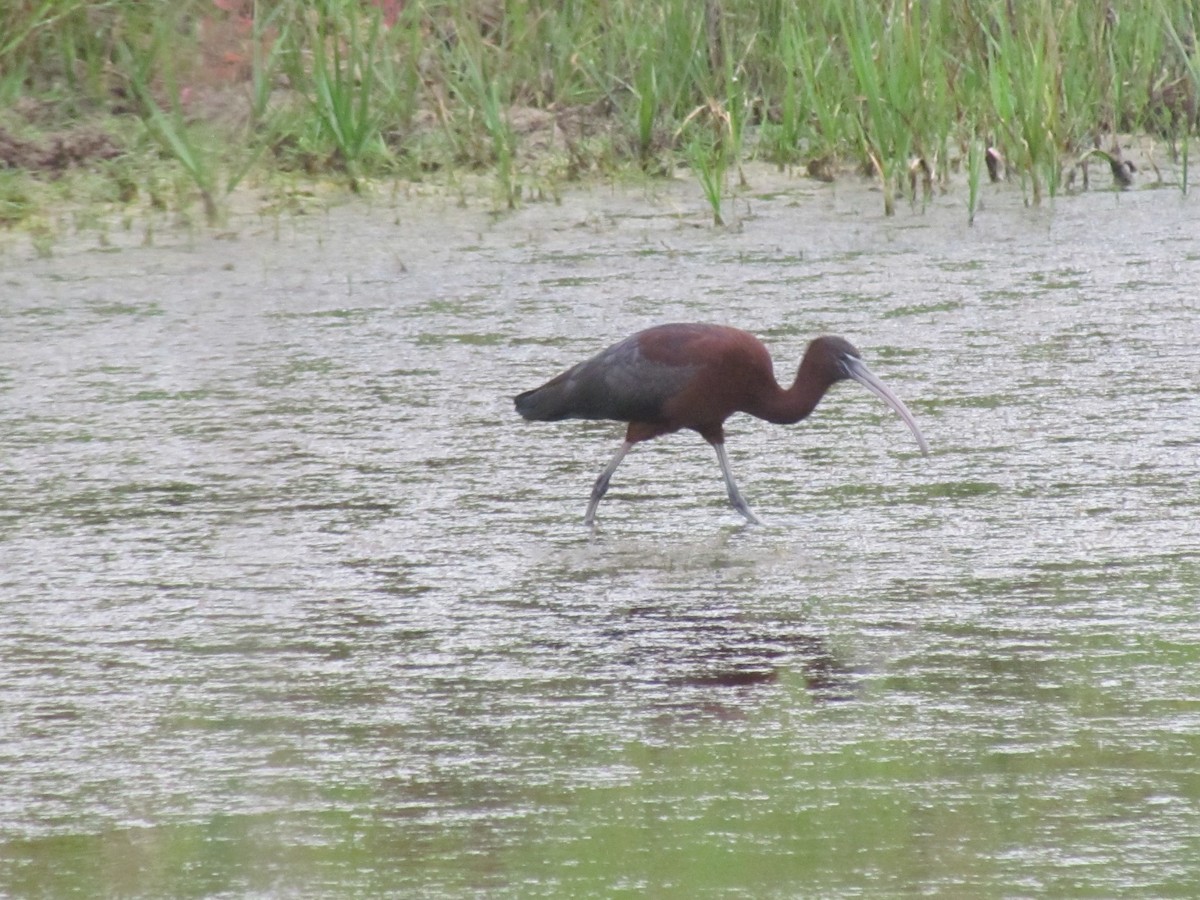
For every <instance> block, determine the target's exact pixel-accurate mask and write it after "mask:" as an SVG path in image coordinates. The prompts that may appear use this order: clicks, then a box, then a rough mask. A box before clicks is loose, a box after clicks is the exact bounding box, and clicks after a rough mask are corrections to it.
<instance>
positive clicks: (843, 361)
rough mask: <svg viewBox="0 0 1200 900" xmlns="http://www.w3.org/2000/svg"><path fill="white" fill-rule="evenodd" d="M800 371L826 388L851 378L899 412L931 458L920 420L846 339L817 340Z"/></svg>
mask: <svg viewBox="0 0 1200 900" xmlns="http://www.w3.org/2000/svg"><path fill="white" fill-rule="evenodd" d="M800 370H801V372H802V373H804V372H806V371H807V373H808V377H811V378H816V379H821V380H824V381H825V383H826V384H834V383H835V382H838V381H842V380H844V379H847V378H852V379H854V380H855V381H857V382H858V383H859V384H861V385H862V386H863V387H865V388H866V389H867V390H869V391H870V392H871V393H872V394H874V395H875V396H876V397H878V398H879V399H880V400H882V401H883V402H884V403H886V404H887V405H888V406H890V407H891V408H892V409H894V410H895V411H896V413H897V415H899V416H900V418H901V419H903V420H904V424H905V425H907V426H908V427H909V430H910V431H912V433H913V437H915V438H916V439H917V446H918V447H920V448H921V452H922V453H923V454H925V455H926V456H928V455H929V445H928V444H927V443H926V442H925V436H924V435H923V434H921V429H920V428H918V427H917V420H916V419H914V418H913V415H912V413H910V412H909V411H908V407H907V406H905V405H904V401H902V400H901V399H900V398H899V397H897V396H896V395H895V394H894V393H892V390H891V388H889V387H888V386H887V385H885V384H884V383H883V382H882V381H880V379H879V378H878V376H876V375H875V373H873V372H872V371H871V370H870V369H868V368H867V365H866V363H864V362H863V361H862V354H861V353H859V352H858V348H857V347H855V346H854V345H853V344H851V343H850V342H849V341H848V340H846V339H845V338H843V337H836V336H834V335H825V336H823V337H819V338H817V339H816V340H814V341H813V342H812V343H811V344H809V345H808V349H807V350H806V351H805V352H804V359H803V360H802V361H801V363H800Z"/></svg>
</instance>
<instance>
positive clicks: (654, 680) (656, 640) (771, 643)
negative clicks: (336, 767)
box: [609, 607, 857, 712]
mask: <svg viewBox="0 0 1200 900" xmlns="http://www.w3.org/2000/svg"><path fill="white" fill-rule="evenodd" d="M766 625H767V623H764V622H762V621H761V620H757V621H754V622H747V621H745V619H744V618H743V617H742V616H740V615H737V614H713V613H711V612H709V613H697V614H694V615H685V616H682V617H681V616H679V615H678V611H677V610H665V609H649V608H645V607H637V608H634V609H632V610H630V611H629V614H628V617H627V620H626V623H625V624H624V625H623V626H621V627H617V628H614V629H612V631H611V632H610V635H609V636H610V637H611V638H615V639H618V640H621V641H623V642H625V643H626V644H627V645H628V648H627V651H626V656H625V662H626V663H627V664H628V665H630V666H632V667H634V668H635V669H636V670H637V672H638V678H637V680H643V681H644V682H645V683H648V684H651V685H653V686H654V687H655V688H656V690H658V691H659V692H661V688H662V687H664V686H665V687H670V688H675V689H677V691H674V692H672V693H671V694H670V695H668V696H666V697H663V698H662V699H664V700H666V701H667V702H668V703H674V702H680V703H683V704H685V705H687V704H690V703H694V702H699V703H700V704H701V705H702V706H704V707H705V708H706V709H707V710H708V711H717V712H721V711H722V708H718V707H721V704H722V703H723V702H724V698H720V697H717V696H715V695H714V694H713V693H712V691H719V690H720V689H722V688H753V687H754V686H756V685H769V684H774V683H777V682H778V681H779V680H780V678H781V676H782V677H784V678H786V676H787V673H788V672H790V671H799V673H800V675H801V676H802V678H803V680H804V684H805V687H806V688H807V689H808V691H809V693H810V695H811V696H812V698H813V700H814V701H815V702H818V703H834V702H841V701H847V700H853V699H854V698H855V695H856V682H857V673H856V672H855V671H854V670H853V669H851V668H850V667H849V666H847V665H845V664H844V663H843V662H841V661H840V660H839V659H838V658H837V657H836V656H835V655H834V654H833V653H832V652H831V651H830V649H829V647H828V646H827V644H826V642H825V640H824V639H823V638H822V637H821V636H820V635H817V634H814V633H813V632H812V631H811V630H808V629H806V628H805V627H804V626H803V625H801V624H798V623H794V622H776V623H773V624H771V625H770V627H766V628H765V627H764V626H766ZM708 689H711V690H708ZM696 690H700V691H705V693H704V694H703V695H702V696H696V695H695V694H694V691H696ZM714 703H715V704H716V706H714V705H713V704H714ZM725 711H727V712H728V711H729V710H725Z"/></svg>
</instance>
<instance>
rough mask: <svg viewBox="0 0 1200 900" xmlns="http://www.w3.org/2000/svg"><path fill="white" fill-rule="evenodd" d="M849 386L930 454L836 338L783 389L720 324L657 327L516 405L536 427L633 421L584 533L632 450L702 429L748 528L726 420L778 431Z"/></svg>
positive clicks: (888, 395) (899, 407)
mask: <svg viewBox="0 0 1200 900" xmlns="http://www.w3.org/2000/svg"><path fill="white" fill-rule="evenodd" d="M845 378H853V379H854V380H855V381H858V382H860V383H861V384H863V385H865V386H866V387H867V389H868V390H870V391H872V392H873V393H874V394H876V395H877V396H879V397H880V398H882V399H883V400H884V402H886V403H887V404H888V405H889V406H891V407H892V409H894V410H895V411H896V412H897V413H899V414H900V418H901V419H903V420H904V422H905V424H907V425H908V427H909V428H910V429H912V433H913V434H914V435H915V436H916V439H917V444H918V445H919V446H920V448H921V452H922V453H928V452H929V447H928V445H927V444H926V443H925V438H924V437H923V436H922V434H921V430H920V429H919V428H918V427H917V423H916V420H915V419H913V417H912V413H910V412H909V411H908V408H907V407H906V406H905V405H904V404H903V403H902V402H901V400H900V398H899V397H897V396H896V395H895V394H893V393H892V392H891V391H890V390H889V389H888V388H887V387H886V386H885V385H884V384H883V382H881V381H880V380H879V379H878V378H876V377H875V376H874V375H873V374H872V373H871V372H870V370H868V369H867V367H866V366H865V365H864V364H863V361H862V356H861V354H860V353H859V352H858V351H857V350H856V349H855V348H854V346H853V345H852V344H851V343H850V342H849V341H847V340H846V339H845V338H840V337H829V336H827V337H819V338H817V339H816V340H814V341H813V342H812V343H810V344H809V345H808V349H807V350H805V352H804V358H803V359H802V360H801V361H800V369H799V371H798V372H797V373H796V380H795V381H794V382H793V383H792V386H791V387H789V388H782V387H780V386H779V383H778V382H776V380H775V375H774V371H773V366H772V364H771V354H770V353H769V352H767V348H766V347H765V346H763V343H762V341H760V340H759V339H758V338H756V337H755V336H754V335H752V334H749V333H748V332H745V331H741V330H739V329H737V328H729V327H727V326H724V325H659V326H657V327H655V328H648V329H646V330H645V331H640V332H638V333H637V334H635V335H632V336H630V337H627V338H626V339H625V340H623V341H620V342H618V343H616V344H613V345H612V346H611V347H609V348H608V349H607V350H604V351H602V352H601V353H599V354H597V355H596V356H593V357H592V358H591V359H589V360H585V361H584V362H581V363H579V365H577V366H574V367H573V368H570V369H568V370H567V371H565V372H563V373H562V374H561V375H559V376H558V377H556V378H553V379H551V380H550V381H548V382H546V383H545V384H544V385H542V386H541V387H539V388H535V389H533V390H532V391H526V392H525V393H523V394H519V395H518V396H517V397H516V399H515V403H516V407H517V412H519V413H520V414H521V415H522V416H524V417H525V418H526V419H531V420H535V421H540V422H556V421H558V420H560V419H615V420H616V421H619V422H628V423H629V427H628V428H627V429H626V431H625V440H624V442H623V443H622V444H621V446H620V447H619V448H618V449H617V452H616V453H615V454H614V455H613V457H612V459H611V460H610V461H609V463H608V465H607V466H605V468H604V471H603V472H601V473H600V477H599V478H597V479H596V484H595V486H594V487H593V488H592V498H591V502H589V503H588V508H587V515H586V516H585V517H584V524H586V525H594V524H595V520H596V507H597V506H599V505H600V499H601V498H602V497H603V496H604V492H605V491H607V490H608V483H609V481H610V480H611V478H612V476H613V473H614V472H615V471H616V470H617V466H619V465H620V464H621V460H622V459H624V458H625V454H626V453H628V452H629V451H630V449H632V448H633V445H634V444H637V443H639V442H640V441H648V440H650V439H651V438H656V437H659V436H660V435H664V434H670V433H671V432H673V431H679V430H680V429H681V428H690V429H692V430H693V431H698V432H699V433H700V436H701V437H703V438H704V439H705V440H706V441H708V442H709V443H710V444H712V445H713V448H714V449H715V450H716V451H717V461H718V462H719V463H720V464H721V473H722V474H723V475H724V476H725V487H726V488H727V489H728V491H729V502H730V503H732V504H733V508H734V509H736V510H737V511H738V512H740V513H741V514H742V515H743V516H745V517H746V518H747V519H748V520H749V521H751V522H753V523H755V524H761V523H760V522H759V519H758V517H757V516H755V515H754V512H753V511H752V510H751V509H750V506H749V504H747V503H746V500H745V498H743V497H742V494H741V491H739V490H738V487H737V484H736V483H735V482H734V480H733V473H732V472H731V471H730V470H729V459H728V457H727V456H726V455H725V430H724V423H725V420H726V419H728V418H729V417H730V416H731V415H733V414H734V413H735V412H744V413H749V414H750V415H752V416H756V417H758V418H760V419H765V420H766V421H768V422H775V423H777V424H780V425H790V424H792V423H794V422H799V421H800V420H801V419H803V418H804V417H805V416H807V415H808V414H809V413H811V412H812V411H813V409H815V408H816V405H817V403H819V402H820V400H821V398H822V397H823V396H825V392H826V391H827V390H829V388H830V387H831V386H832V385H833V384H835V383H836V382H838V381H841V380H843V379H845Z"/></svg>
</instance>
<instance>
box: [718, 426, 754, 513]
mask: <svg viewBox="0 0 1200 900" xmlns="http://www.w3.org/2000/svg"><path fill="white" fill-rule="evenodd" d="M713 449H714V450H716V451H717V462H719V463H720V464H721V474H722V475H724V476H725V487H726V488H728V490H729V502H730V503H731V504H733V508H734V509H736V510H737V511H738V512H740V513H741V514H742V515H743V516H745V517H746V521H747V522H750V523H751V524H754V525H761V524H762V520H761V519H760V518H759V517H758V516H756V515H755V514H754V511H753V510H752V509H750V504H749V503H747V502H746V498H745V497H743V496H742V492H741V491H739V490H738V486H737V483H736V482H735V481H734V480H733V472H731V471H730V470H729V457H728V456H726V455H725V444H724V443H716V444H713Z"/></svg>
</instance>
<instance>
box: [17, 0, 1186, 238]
mask: <svg viewBox="0 0 1200 900" xmlns="http://www.w3.org/2000/svg"><path fill="white" fill-rule="evenodd" d="M1198 27H1200V7H1197V6H1196V5H1195V4H1194V3H1193V2H1190V0H1153V2H1149V0H1143V2H1134V3H1127V4H1117V5H1114V4H1111V3H1108V2H1101V0H1079V2H1071V3H1054V2H1050V0H1035V2H1032V3H1021V4H1014V3H1012V2H1010V0H984V2H967V0H929V2H922V3H915V2H908V3H902V2H892V3H876V2H867V0H851V2H845V0H806V2H801V3H790V2H789V3H785V2H782V0H767V2H759V0H755V2H750V0H707V2H705V3H696V2H692V0H663V2H656V3H641V2H635V0H611V2H607V3H602V4H600V3H591V2H586V3H585V2H570V0H568V2H545V0H508V2H498V0H467V2H454V3H450V2H437V0H409V2H403V0H376V2H373V3H372V2H367V0H323V2H315V3H314V2H300V0H261V2H259V0H186V2H180V3H169V4H168V3H154V4H148V3H141V2H137V0H106V2H99V3H97V2H93V0H21V2H17V3H9V4H5V5H4V7H3V10H0V109H3V110H5V112H4V113H3V114H0V163H2V165H0V222H5V223H10V224H11V223H15V222H21V221H25V220H27V219H29V218H30V217H34V216H36V214H37V211H38V209H39V208H40V206H41V205H42V201H43V199H44V198H45V197H46V195H47V194H49V195H50V196H51V197H56V196H63V195H66V196H68V197H69V199H72V200H82V201H85V202H88V203H92V204H95V203H111V204H115V205H118V206H126V207H127V206H129V205H131V204H137V203H142V204H149V205H150V206H152V207H157V208H160V209H170V210H172V211H175V212H178V213H182V214H185V215H187V214H189V211H190V210H193V209H200V210H202V211H203V215H204V217H205V218H206V219H207V220H208V221H209V222H216V221H219V220H220V218H221V216H222V211H223V208H224V204H225V199H226V197H227V196H228V194H229V193H230V192H231V191H232V190H234V189H235V188H236V187H237V186H238V185H239V184H243V183H244V182H245V180H246V179H247V178H250V179H251V180H252V181H253V183H255V184H261V185H266V186H268V187H270V188H272V189H273V190H272V191H271V193H272V195H273V196H276V197H281V196H287V195H288V194H289V192H293V191H294V190H295V189H296V186H297V185H300V184H304V183H306V182H310V181H311V180H312V179H318V180H323V181H330V180H332V181H334V182H335V183H337V184H339V185H343V186H344V187H345V188H346V189H348V190H351V191H359V190H362V189H363V187H364V185H365V184H369V183H371V182H373V181H375V180H379V179H393V178H403V179H409V180H430V179H435V178H436V179H443V180H446V181H449V182H450V183H454V181H455V179H458V178H461V177H462V176H463V175H464V173H483V174H485V175H486V177H487V183H488V184H489V185H490V186H491V189H492V190H493V191H494V204H495V206H496V207H497V209H505V208H511V207H512V206H514V205H516V204H517V203H519V202H522V201H523V200H527V199H529V198H543V197H553V196H555V195H556V193H557V191H558V190H559V189H560V187H561V186H562V185H563V184H564V183H566V182H569V181H572V180H576V179H582V178H586V177H589V176H593V177H594V176H601V177H611V176H612V175H613V174H616V173H625V172H635V173H636V172H645V173H649V174H650V175H651V176H655V175H661V174H664V173H673V172H675V171H676V170H677V169H683V168H686V169H689V170H690V171H691V173H693V175H694V177H695V178H696V179H697V182H698V184H699V185H700V187H701V188H702V195H703V197H704V198H706V200H707V202H708V203H709V204H710V205H711V207H712V212H713V218H714V221H716V222H720V221H721V220H722V203H723V202H725V201H726V200H727V198H728V196H729V193H730V191H732V190H736V189H737V187H738V186H739V185H740V184H743V183H744V178H743V177H742V176H741V175H740V174H739V173H740V171H741V164H742V163H743V162H744V161H745V160H748V159H750V158H757V159H759V160H765V161H769V162H771V163H773V164H776V165H778V166H781V167H794V168H795V169H796V170H797V171H799V172H801V173H805V172H806V173H807V174H809V175H811V176H813V177H818V178H825V179H829V178H837V177H843V176H845V175H846V173H848V172H860V173H862V174H865V175H866V176H867V177H870V178H874V179H876V180H877V181H878V184H879V186H880V188H881V192H882V196H883V200H884V206H885V209H886V210H887V211H888V212H891V211H892V210H893V209H894V206H895V202H896V199H897V197H898V196H900V195H902V194H905V193H909V194H910V195H912V196H916V195H917V194H918V192H920V193H924V192H927V191H931V190H937V189H948V188H949V187H950V185H951V182H952V181H953V179H954V178H955V176H956V175H957V176H960V178H961V181H962V182H963V185H964V186H960V189H962V190H963V191H964V194H965V195H966V203H965V205H966V206H967V207H968V208H969V209H970V211H971V212H972V213H973V212H974V208H975V198H976V196H977V193H978V183H979V181H980V180H981V179H982V178H984V177H986V175H987V174H988V172H991V173H992V174H993V175H995V176H996V177H1000V176H1001V173H1004V174H1006V175H1007V176H1008V177H1010V178H1013V179H1014V180H1015V181H1016V182H1018V183H1019V185H1020V189H1021V190H1022V191H1023V192H1024V193H1025V196H1026V197H1027V199H1028V201H1029V202H1030V203H1038V202H1041V201H1042V200H1043V199H1045V198H1047V197H1052V196H1054V195H1055V194H1056V193H1057V192H1059V191H1061V190H1063V188H1064V186H1065V183H1066V180H1067V179H1069V178H1070V177H1071V174H1072V173H1073V172H1074V171H1075V169H1076V166H1077V165H1078V164H1079V162H1080V161H1081V160H1085V159H1087V158H1094V157H1089V156H1088V154H1090V153H1091V152H1092V151H1093V150H1096V149H1099V150H1101V151H1103V153H1104V154H1106V158H1108V157H1112V158H1115V159H1116V160H1117V164H1120V165H1123V163H1122V161H1121V160H1120V149H1121V147H1120V143H1119V141H1118V137H1117V136H1118V135H1123V134H1131V133H1132V134H1145V135H1150V136H1152V137H1153V138H1154V139H1155V141H1156V142H1157V144H1156V146H1157V147H1159V148H1160V150H1161V153H1162V154H1163V157H1164V158H1167V159H1170V161H1172V162H1181V161H1182V165H1181V166H1180V171H1181V172H1182V173H1183V177H1182V179H1181V186H1182V187H1183V189H1184V190H1186V173H1187V169H1186V156H1187V153H1188V142H1189V138H1190V137H1192V136H1193V135H1194V134H1195V130H1196V126H1197V94H1198V90H1197V84H1198V82H1200V51H1198V50H1197V44H1196V32H1197V29H1198ZM985 159H987V160H989V161H992V160H995V161H996V162H997V163H998V164H997V165H996V166H989V167H985V166H984V165H983V161H984V160H985ZM1001 161H1002V162H1003V165H999V162H1001ZM67 170H74V171H75V172H76V176H78V175H79V174H80V172H82V174H83V177H72V178H70V179H67V180H66V181H65V182H62V181H55V179H57V178H58V176H60V175H61V174H62V173H63V172H64V171H67ZM1117 171H1118V169H1117V167H1116V165H1114V168H1113V172H1114V174H1116V173H1117ZM1117 180H1119V179H1117ZM51 182H54V184H52V185H51ZM48 185H49V186H48Z"/></svg>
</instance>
